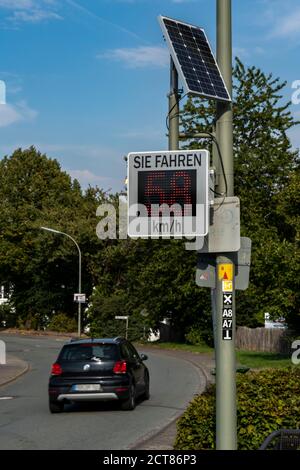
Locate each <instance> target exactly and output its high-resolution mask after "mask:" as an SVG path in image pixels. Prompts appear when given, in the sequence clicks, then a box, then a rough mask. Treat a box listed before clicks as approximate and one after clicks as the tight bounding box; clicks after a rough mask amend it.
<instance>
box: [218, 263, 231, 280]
mask: <svg viewBox="0 0 300 470" xmlns="http://www.w3.org/2000/svg"><path fill="white" fill-rule="evenodd" d="M218 277H219V281H221V280H223V281H232V280H233V279H232V277H233V264H229V263H228V264H219V267H218Z"/></svg>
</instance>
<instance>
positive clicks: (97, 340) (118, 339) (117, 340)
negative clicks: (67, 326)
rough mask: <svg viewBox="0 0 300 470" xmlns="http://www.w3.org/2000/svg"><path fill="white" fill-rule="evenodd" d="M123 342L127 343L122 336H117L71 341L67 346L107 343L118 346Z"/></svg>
mask: <svg viewBox="0 0 300 470" xmlns="http://www.w3.org/2000/svg"><path fill="white" fill-rule="evenodd" d="M122 341H126V340H125V338H122V337H121V336H117V337H116V338H86V339H71V341H70V342H69V343H67V344H65V346H68V345H69V344H89V343H90V344H93V343H106V344H118V343H120V342H122Z"/></svg>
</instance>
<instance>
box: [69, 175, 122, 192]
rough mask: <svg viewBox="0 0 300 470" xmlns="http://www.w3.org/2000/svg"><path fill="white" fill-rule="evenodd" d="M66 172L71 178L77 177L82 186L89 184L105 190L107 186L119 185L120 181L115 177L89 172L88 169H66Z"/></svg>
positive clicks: (114, 186)
mask: <svg viewBox="0 0 300 470" xmlns="http://www.w3.org/2000/svg"><path fill="white" fill-rule="evenodd" d="M67 173H69V175H70V176H71V178H73V179H75V178H76V179H77V180H78V181H79V183H80V185H81V186H82V187H87V186H88V185H89V184H90V185H91V186H95V185H97V186H99V187H101V188H103V189H105V190H108V189H109V188H116V187H120V186H121V181H119V180H118V179H116V178H111V177H109V176H100V175H96V174H95V173H93V172H91V171H90V170H67Z"/></svg>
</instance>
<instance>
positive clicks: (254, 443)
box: [175, 367, 300, 450]
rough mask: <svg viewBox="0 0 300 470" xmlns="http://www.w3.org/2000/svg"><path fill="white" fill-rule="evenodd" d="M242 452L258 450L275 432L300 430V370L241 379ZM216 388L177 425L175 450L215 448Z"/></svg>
mask: <svg viewBox="0 0 300 470" xmlns="http://www.w3.org/2000/svg"><path fill="white" fill-rule="evenodd" d="M237 395H238V410H237V422H238V449H239V450H256V449H258V448H259V446H260V445H261V444H262V443H263V441H264V440H265V438H266V437H267V436H268V435H269V434H271V432H273V431H276V430H278V429H299V428H300V369H296V368H293V367H290V368H286V369H276V370H275V369H266V370H263V371H261V372H250V373H248V374H246V375H239V376H238V378H237ZM215 426H216V424H215V386H211V387H210V388H209V389H208V390H207V391H206V392H205V393H203V394H202V395H199V396H197V397H196V398H195V399H194V400H193V401H192V402H191V404H190V405H189V407H188V409H187V410H186V412H185V413H184V415H183V416H182V417H181V418H180V419H179V420H178V422H177V436H176V442H175V449H179V450H205V449H214V448H215V439H216V438H215Z"/></svg>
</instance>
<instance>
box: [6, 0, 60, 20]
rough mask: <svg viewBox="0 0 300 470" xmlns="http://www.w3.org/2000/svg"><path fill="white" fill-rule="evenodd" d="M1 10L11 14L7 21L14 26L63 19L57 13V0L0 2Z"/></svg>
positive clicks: (10, 0) (8, 0)
mask: <svg viewBox="0 0 300 470" xmlns="http://www.w3.org/2000/svg"><path fill="white" fill-rule="evenodd" d="M0 8H2V9H5V10H7V11H9V12H10V14H9V16H7V17H6V18H5V19H6V20H8V21H9V22H10V23H14V24H18V23H24V22H29V23H39V22H41V21H44V20H51V19H52V20H53V19H55V20H61V19H62V17H61V16H60V15H58V14H57V13H56V11H55V9H56V1H55V0H0Z"/></svg>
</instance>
